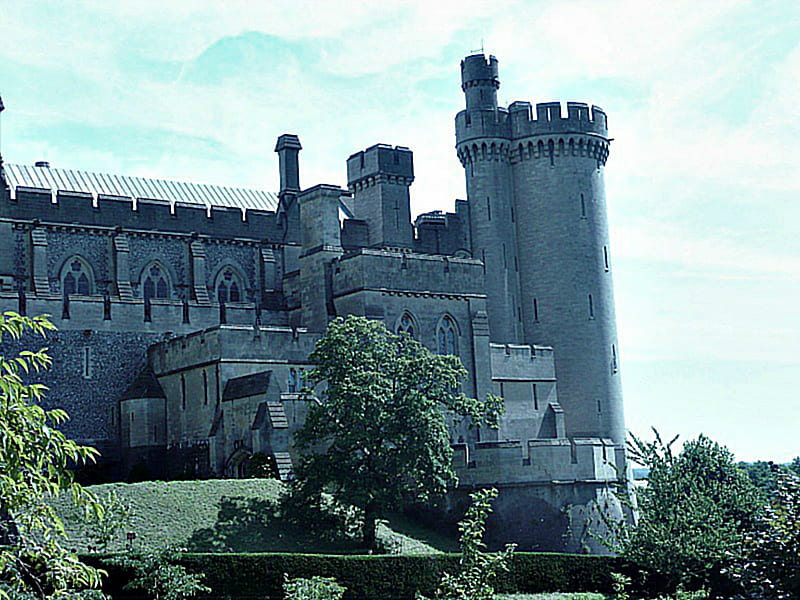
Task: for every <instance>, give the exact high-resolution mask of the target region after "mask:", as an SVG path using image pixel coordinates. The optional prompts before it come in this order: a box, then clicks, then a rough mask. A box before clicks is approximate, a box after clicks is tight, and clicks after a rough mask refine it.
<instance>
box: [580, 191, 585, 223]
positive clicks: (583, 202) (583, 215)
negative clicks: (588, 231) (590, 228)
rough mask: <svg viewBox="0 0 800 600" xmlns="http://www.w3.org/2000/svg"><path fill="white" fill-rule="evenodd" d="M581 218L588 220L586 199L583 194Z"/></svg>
mask: <svg viewBox="0 0 800 600" xmlns="http://www.w3.org/2000/svg"><path fill="white" fill-rule="evenodd" d="M581 217H582V218H584V219H585V218H586V199H585V198H584V197H583V194H581Z"/></svg>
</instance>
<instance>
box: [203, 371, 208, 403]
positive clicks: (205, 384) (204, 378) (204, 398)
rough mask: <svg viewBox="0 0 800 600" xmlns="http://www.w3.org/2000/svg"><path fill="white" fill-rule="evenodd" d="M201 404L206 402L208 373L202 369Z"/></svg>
mask: <svg viewBox="0 0 800 600" xmlns="http://www.w3.org/2000/svg"><path fill="white" fill-rule="evenodd" d="M203 404H208V374H207V373H206V372H205V371H203Z"/></svg>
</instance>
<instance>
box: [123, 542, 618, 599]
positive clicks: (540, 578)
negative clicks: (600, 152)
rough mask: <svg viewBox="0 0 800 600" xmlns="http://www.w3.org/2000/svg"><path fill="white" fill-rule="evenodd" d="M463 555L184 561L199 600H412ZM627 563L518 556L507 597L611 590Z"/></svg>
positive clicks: (503, 579)
mask: <svg viewBox="0 0 800 600" xmlns="http://www.w3.org/2000/svg"><path fill="white" fill-rule="evenodd" d="M459 558H460V555H458V554H433V555H405V556H365V555H354V556H341V555H339V556H333V555H322V554H233V553H231V554H184V555H181V556H179V557H178V558H177V560H178V561H179V563H180V564H181V565H183V566H184V567H186V569H187V571H189V572H190V573H203V574H205V577H204V579H203V583H204V584H206V585H207V586H208V587H210V588H211V590H212V591H211V592H210V593H208V594H206V593H200V594H198V597H201V598H202V597H213V598H220V597H230V598H237V599H242V600H244V599H247V598H258V599H259V600H262V599H265V598H270V599H275V600H277V599H279V598H283V582H284V574H286V575H288V576H289V577H290V578H296V577H301V578H312V577H314V576H320V577H329V578H335V579H336V581H337V582H339V584H341V585H342V586H344V587H345V588H347V591H346V592H345V595H344V598H345V600H361V599H363V600H396V599H398V598H400V599H406V598H407V599H409V600H410V599H412V598H414V594H415V593H416V592H417V591H419V592H420V593H423V594H426V595H432V594H433V593H434V591H435V590H436V588H437V586H438V584H439V580H440V578H441V576H442V574H443V573H444V572H446V571H449V572H451V573H452V572H455V571H457V570H458V562H459ZM620 569H621V567H620V563H619V561H618V560H617V559H616V558H613V557H608V556H586V555H573V554H545V553H536V554H534V553H522V552H518V553H515V554H514V556H513V558H512V559H511V561H510V565H509V571H508V572H507V573H501V574H499V575H498V577H497V580H496V583H495V587H496V588H497V589H498V591H501V592H525V593H538V592H556V591H562V592H585V591H597V592H610V591H611V576H610V573H611V572H612V571H619V570H620ZM109 572H110V577H111V581H110V582H109V584H108V590H109V591H111V592H115V590H119V589H120V588H121V587H122V586H123V585H124V581H122V582H121V581H120V579H121V578H125V577H127V576H128V575H126V574H125V573H124V572H123V571H121V570H119V569H109Z"/></svg>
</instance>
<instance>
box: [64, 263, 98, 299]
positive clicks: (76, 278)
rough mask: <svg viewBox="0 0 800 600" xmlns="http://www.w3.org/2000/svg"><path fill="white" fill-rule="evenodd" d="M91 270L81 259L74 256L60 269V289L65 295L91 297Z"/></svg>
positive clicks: (92, 286)
mask: <svg viewBox="0 0 800 600" xmlns="http://www.w3.org/2000/svg"><path fill="white" fill-rule="evenodd" d="M93 280H94V278H93V276H92V270H91V268H90V267H89V265H88V264H87V263H86V261H84V260H83V259H82V258H79V257H77V256H74V257H72V258H70V259H69V260H68V261H67V262H65V263H64V267H63V268H62V269H61V289H62V290H63V291H64V293H65V294H70V295H71V294H78V295H79V296H91V295H92V293H93V290H94V284H93Z"/></svg>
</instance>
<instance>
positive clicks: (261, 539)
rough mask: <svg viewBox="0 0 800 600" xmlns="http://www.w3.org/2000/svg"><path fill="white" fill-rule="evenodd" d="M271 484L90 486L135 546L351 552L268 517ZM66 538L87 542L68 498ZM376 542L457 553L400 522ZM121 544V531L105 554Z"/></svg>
mask: <svg viewBox="0 0 800 600" xmlns="http://www.w3.org/2000/svg"><path fill="white" fill-rule="evenodd" d="M281 488H282V485H281V483H280V482H278V481H275V480H271V479H216V480H207V481H170V482H161V481H147V482H143V483H134V484H125V483H113V484H106V485H97V486H91V487H89V488H88V489H90V490H92V491H94V492H95V493H96V494H97V495H98V496H99V497H100V498H101V499H102V498H103V497H105V495H106V494H107V493H108V492H109V491H111V490H113V491H115V492H116V493H117V495H118V496H119V497H120V498H122V499H123V500H124V501H125V502H126V503H127V504H129V505H130V506H131V509H132V518H131V524H130V527H129V528H127V529H126V531H133V532H135V533H136V542H135V544H136V546H137V547H142V546H151V547H156V546H174V547H180V548H187V549H189V550H191V551H196V552H208V551H211V552H213V551H222V552H224V551H237V552H312V553H314V552H328V553H334V552H335V553H340V552H352V551H354V550H355V544H354V543H353V541H352V540H347V539H338V540H335V541H329V542H324V541H321V540H319V539H316V538H311V537H310V536H308V535H307V534H305V533H304V532H303V531H300V530H297V529H296V528H293V527H291V526H290V525H289V524H287V523H286V522H284V521H282V519H281V518H280V517H279V516H276V515H275V514H274V509H275V505H276V501H277V499H278V497H279V494H280V492H281ZM59 509H60V512H61V514H62V515H63V517H64V520H65V524H66V526H67V530H68V532H69V534H70V539H71V540H73V543H74V547H75V548H76V549H78V550H79V551H85V550H86V549H87V546H88V544H91V543H92V542H91V541H89V540H88V539H87V537H86V526H85V525H84V524H83V520H82V519H81V518H80V516H78V515H77V514H76V513H75V511H74V510H73V509H71V508H70V506H69V504H68V502H67V501H64V502H62V503H60V505H59ZM379 537H381V539H382V540H383V541H384V543H385V545H386V546H387V547H389V548H392V549H393V551H395V552H398V553H409V554H410V553H428V552H434V553H435V552H441V551H454V550H457V545H456V543H455V542H454V540H450V539H447V538H444V537H443V536H441V535H437V534H436V533H432V532H430V531H427V530H424V529H423V528H421V527H419V526H417V525H415V524H413V523H409V522H408V521H407V520H404V519H402V518H399V517H397V518H392V519H390V523H389V525H388V526H387V525H381V527H380V530H379ZM124 546H125V532H120V534H119V535H118V536H117V539H115V541H114V542H113V543H112V545H111V547H110V548H109V550H111V551H114V550H120V549H122V548H124Z"/></svg>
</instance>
